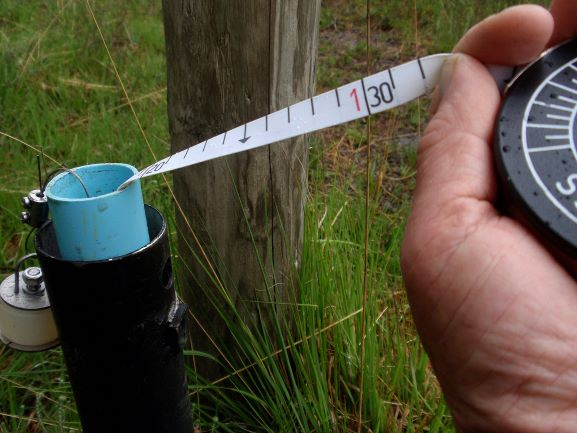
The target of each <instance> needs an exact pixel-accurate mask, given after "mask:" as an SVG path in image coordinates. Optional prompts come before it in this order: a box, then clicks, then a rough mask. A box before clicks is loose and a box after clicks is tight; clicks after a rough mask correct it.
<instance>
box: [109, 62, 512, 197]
mask: <svg viewBox="0 0 577 433" xmlns="http://www.w3.org/2000/svg"><path fill="white" fill-rule="evenodd" d="M449 56H450V54H434V55H431V56H427V57H423V58H420V59H417V60H413V61H411V62H408V63H405V64H402V65H399V66H396V67H393V68H391V69H387V70H385V71H382V72H379V73H377V74H374V75H371V76H368V77H365V78H362V79H360V80H358V81H355V82H352V83H349V84H346V85H344V86H341V87H339V88H336V89H333V90H330V91H328V92H325V93H322V94H320V95H317V96H314V97H312V98H310V99H306V100H304V101H301V102H298V103H296V104H294V105H291V106H289V107H286V108H283V109H282V110H278V111H276V112H274V113H271V114H268V115H266V116H264V117H261V118H260V119H256V120H253V121H252V122H248V123H246V124H244V125H241V126H238V127H236V128H234V129H231V130H230V131H226V132H224V133H222V134H219V135H217V136H215V137H212V138H209V139H208V140H206V141H204V142H202V143H198V144H195V145H193V146H190V147H188V148H187V149H184V150H182V151H180V152H178V153H175V154H173V155H170V156H168V157H167V158H164V159H162V160H160V161H158V162H156V163H154V164H152V165H150V166H148V167H146V168H144V169H143V170H141V171H140V172H138V173H137V174H136V175H134V176H133V177H131V178H130V179H128V180H127V181H126V182H124V183H123V184H122V185H121V186H120V189H122V188H124V187H126V186H127V185H128V184H129V183H131V182H132V181H134V180H136V179H138V178H144V177H148V176H153V175H156V174H160V173H165V172H168V171H172V170H176V169H178V168H182V167H187V166H190V165H193V164H198V163H200V162H204V161H209V160H211V159H215V158H219V157H221V156H226V155H231V154H234V153H238V152H243V151H245V150H250V149H255V148H257V147H261V146H266V145H268V144H272V143H276V142H278V141H282V140H286V139H288V138H293V137H297V136H299V135H302V134H306V133H309V132H313V131H318V130H320V129H324V128H328V127H330V126H334V125H339V124H341V123H346V122H350V121H352V120H356V119H360V118H363V117H366V116H370V115H371V114H376V113H380V112H382V111H385V110H389V109H392V108H395V107H398V106H401V105H404V104H406V103H407V102H410V101H412V100H414V99H416V98H418V97H420V96H423V95H425V94H427V93H429V92H430V91H431V90H432V89H433V88H434V87H435V85H436V84H437V82H438V81H439V76H440V73H441V68H442V66H443V63H444V61H445V60H446V59H447V58H448V57H449ZM507 69H508V71H509V74H510V68H507ZM509 76H510V75H509Z"/></svg>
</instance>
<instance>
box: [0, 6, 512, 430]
mask: <svg viewBox="0 0 577 433" xmlns="http://www.w3.org/2000/svg"><path fill="white" fill-rule="evenodd" d="M370 3H371V9H370V10H371V13H370V37H369V39H368V41H369V43H368V45H369V47H368V48H369V49H368V50H367V37H366V35H367V25H366V23H367V21H366V3H365V1H364V0H324V1H323V9H322V16H321V41H320V53H319V62H318V71H319V72H318V79H317V90H318V92H319V93H320V92H321V91H323V90H328V89H330V88H332V87H335V86H338V85H341V84H344V83H346V82H349V81H352V80H353V79H356V78H359V77H361V76H363V75H364V74H365V72H366V70H367V59H370V63H371V66H370V67H371V69H372V70H373V71H377V70H380V69H383V68H386V67H388V66H391V65H394V64H397V63H400V62H403V61H405V60H409V59H411V58H414V57H415V56H417V55H421V56H422V55H426V54H429V53H434V52H440V51H447V50H450V49H451V47H452V46H453V44H454V43H455V42H456V40H458V38H459V37H460V35H462V34H463V32H464V31H465V30H466V29H467V28H468V27H470V26H471V25H472V24H474V23H475V22H477V21H478V20H479V19H481V18H482V17H484V16H487V15H488V14H490V13H492V12H494V11H497V10H500V9H501V8H503V7H505V6H507V5H510V4H513V3H518V2H517V1H514V0H509V1H497V0H484V1H474V0H431V1H423V0H412V1H408V2H407V1H401V0H373V1H371V2H370ZM93 7H94V10H95V14H96V17H97V20H98V22H99V24H100V25H101V27H102V31H103V35H104V37H105V39H106V41H107V43H108V45H109V47H110V48H111V53H112V57H113V58H114V61H115V63H116V66H117V68H118V70H119V73H120V75H121V77H122V79H123V81H124V83H125V85H126V90H127V93H128V95H129V96H130V98H131V100H132V102H133V105H134V108H135V111H136V113H137V115H138V118H139V120H140V123H141V124H142V125H143V127H144V132H145V134H146V136H147V137H148V140H149V141H150V143H151V146H152V151H153V152H154V153H155V154H156V155H157V156H158V157H161V156H163V155H165V154H167V152H168V144H167V142H168V141H169V136H168V132H167V118H166V101H165V97H166V92H165V59H164V40H163V28H162V17H161V8H160V1H157V2H149V1H145V0H141V1H132V2H116V1H113V0H102V1H98V2H93ZM367 53H368V54H367ZM0 83H1V84H0V152H1V159H0V209H1V212H0V276H1V277H2V278H4V277H6V276H7V275H8V274H9V273H10V272H11V269H12V268H13V266H14V263H15V260H17V259H18V257H20V256H21V255H22V254H23V253H24V252H25V251H26V250H29V249H30V248H31V246H30V245H28V246H27V245H26V237H27V234H28V231H27V228H26V227H25V226H23V225H22V224H21V223H20V222H19V212H20V197H21V196H23V195H25V194H26V193H27V192H28V191H29V190H30V189H32V188H35V187H36V186H37V185H38V180H37V174H36V165H35V161H36V155H37V154H38V149H42V152H43V153H44V154H45V155H46V158H45V162H46V163H47V165H48V166H49V168H54V167H55V166H56V165H55V163H54V161H52V160H51V159H52V158H53V159H54V160H55V161H58V162H59V163H65V164H66V165H67V166H69V167H74V166H78V165H83V164H87V163H96V162H116V161H118V162H129V163H132V164H133V165H136V166H137V167H142V166H145V165H147V164H149V163H151V162H152V161H153V160H154V157H153V155H152V154H151V152H150V151H149V150H148V148H147V147H146V146H145V144H144V142H143V139H142V135H141V133H140V131H139V129H138V128H137V126H136V123H135V120H134V117H133V115H132V113H131V111H130V109H129V107H128V104H127V100H126V98H125V96H124V94H123V92H122V90H121V88H120V85H119V82H118V80H117V78H116V76H115V73H114V71H113V68H112V65H111V62H110V60H109V59H108V57H107V54H106V51H105V50H104V47H103V44H102V41H101V39H100V37H99V35H98V32H97V30H96V27H95V24H94V21H93V19H92V17H91V16H90V14H89V12H88V10H87V7H86V3H85V1H84V0H55V1H52V2H44V1H27V2H20V1H16V0H3V1H2V2H1V3H0ZM427 104H428V102H427V101H426V100H422V101H419V102H415V103H413V104H410V105H409V106H406V107H401V108H400V109H398V110H396V111H394V112H392V113H385V114H382V115H379V116H377V117H375V118H374V119H372V124H373V126H372V131H373V132H372V135H371V137H370V138H369V137H367V132H366V121H359V122H356V123H352V124H348V125H342V126H338V127H334V128H331V129H330V130H327V131H325V132H322V133H320V134H316V135H314V136H312V137H311V138H310V142H311V155H310V166H309V191H308V205H307V208H306V232H305V243H304V251H303V266H302V270H301V276H300V277H301V287H302V299H301V300H300V304H299V308H298V317H297V332H296V334H295V336H294V338H293V339H290V340H287V341H285V343H286V347H285V348H284V349H282V350H280V351H277V352H275V351H274V349H273V348H272V347H273V346H272V343H271V342H270V341H269V340H268V338H267V336H262V335H245V334H243V332H244V331H242V330H237V338H239V340H240V341H244V342H246V347H247V354H246V361H247V362H246V363H245V365H233V366H232V367H231V368H230V376H229V377H228V378H227V379H228V380H227V381H226V382H217V383H207V382H206V381H205V380H204V379H203V378H200V377H197V376H196V375H195V373H194V371H193V369H191V370H190V371H189V383H190V394H191V398H192V401H193V410H194V416H195V419H196V420H197V422H198V429H197V431H198V432H201V431H202V432H205V431H230V432H238V431H251V432H252V431H259V432H260V431H263V432H265V431H266V432H304V431H311V432H312V431H314V432H336V431H339V432H345V431H356V426H357V422H358V420H359V419H360V420H362V422H363V431H367V432H369V431H373V432H385V431H386V432H421V431H429V432H445V431H452V427H451V419H450V415H449V412H448V410H447V408H446V406H445V404H444V402H443V400H442V396H441V393H440V390H439V387H438V385H437V383H436V380H435V378H434V375H433V374H432V371H431V369H430V367H429V364H428V361H427V357H426V355H425V353H424V352H423V350H422V348H421V346H420V344H419V340H418V337H417V335H416V332H415V330H414V328H413V324H412V321H411V316H410V312H409V307H408V304H407V300H406V297H405V294H404V290H403V284H402V280H401V276H400V270H399V245H400V241H401V237H402V232H403V224H404V221H405V218H406V215H407V213H408V210H409V205H410V195H411V190H412V187H413V182H414V170H415V166H414V161H415V146H416V143H417V142H418V136H419V134H420V132H421V130H422V128H423V127H424V125H425V123H426V119H427V115H426V113H427ZM191 144H192V143H191ZM30 145H31V146H34V147H35V149H36V150H33V149H32V148H31V147H30ZM369 145H370V148H371V151H372V155H373V157H372V160H371V164H370V171H369V178H370V184H371V187H370V193H369V197H370V202H369V211H370V218H369V221H370V226H369V230H370V231H369V243H368V259H369V271H368V288H369V292H368V302H367V305H366V335H365V338H366V357H365V360H364V363H363V365H361V354H360V347H361V346H360V341H361V338H362V335H361V329H362V326H361V325H362V323H361V317H362V315H361V311H362V305H363V303H362V288H363V278H364V277H365V275H364V268H363V255H364V249H365V247H364V231H365V224H364V220H365V217H364V215H365V192H366V182H365V175H366V173H365V171H366V168H365V160H366V157H367V149H368V146H369ZM143 187H144V190H145V198H146V202H148V203H150V204H152V205H154V206H155V207H157V208H159V209H160V210H161V211H162V212H163V213H164V214H165V215H166V216H167V217H168V219H169V221H170V224H171V227H174V224H173V211H172V209H173V204H172V203H171V201H170V199H169V198H168V195H167V188H166V185H164V184H163V182H162V180H161V179H160V178H151V179H149V180H146V181H144V182H143ZM171 234H172V236H173V237H174V236H175V235H176V233H175V229H174V228H173V229H172V230H171ZM174 244H175V242H173V245H174ZM79 290H81V288H79ZM187 356H190V353H187ZM361 370H362V371H364V381H363V393H362V394H363V412H362V414H360V413H359V411H358V407H359V406H358V400H359V395H360V394H361V393H360V388H359V384H360V379H359V377H360V372H361ZM224 383H226V385H224ZM225 387H226V388H225ZM110 392H114V390H113V389H111V390H110ZM119 410H121V409H119ZM79 429H80V424H79V422H78V417H77V414H76V410H75V405H74V401H73V398H72V395H71V391H70V387H69V383H68V379H67V375H66V371H65V369H64V367H63V363H62V355H61V352H60V350H59V349H54V350H51V351H48V352H44V353H32V354H26V353H18V352H14V351H11V350H8V349H6V348H5V347H3V346H2V347H0V432H11V433H12V432H30V433H32V432H69V431H79Z"/></svg>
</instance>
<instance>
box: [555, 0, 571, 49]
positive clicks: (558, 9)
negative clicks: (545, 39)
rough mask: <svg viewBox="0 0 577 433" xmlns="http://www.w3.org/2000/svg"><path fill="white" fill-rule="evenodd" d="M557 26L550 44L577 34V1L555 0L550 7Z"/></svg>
mask: <svg viewBox="0 0 577 433" xmlns="http://www.w3.org/2000/svg"><path fill="white" fill-rule="evenodd" d="M549 11H550V12H551V15H553V19H554V20H555V28H554V30H553V35H552V36H551V40H550V41H549V45H550V46H553V45H557V44H559V43H561V42H563V41H565V40H567V39H570V38H572V37H574V36H575V35H577V2H576V1H574V0H553V2H552V3H551V7H550V8H549Z"/></svg>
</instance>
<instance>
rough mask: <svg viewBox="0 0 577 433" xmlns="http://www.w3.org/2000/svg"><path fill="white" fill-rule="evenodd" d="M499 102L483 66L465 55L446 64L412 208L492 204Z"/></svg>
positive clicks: (425, 139)
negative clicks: (462, 201)
mask: <svg viewBox="0 0 577 433" xmlns="http://www.w3.org/2000/svg"><path fill="white" fill-rule="evenodd" d="M500 100H501V98H500V95H499V91H498V90H497V87H496V85H495V82H494V80H493V78H492V77H491V75H490V74H489V73H488V71H487V69H486V68H485V67H484V66H483V65H482V64H481V63H480V62H479V61H477V60H476V59H474V58H472V57H470V56H468V55H466V54H454V55H453V56H452V57H450V58H449V59H448V60H447V61H446V63H445V65H444V68H443V72H442V74H441V80H440V83H439V86H438V89H437V95H436V99H435V101H434V104H433V105H434V111H433V113H434V114H433V117H432V118H431V120H430V122H429V124H428V126H427V128H426V130H425V133H424V135H423V138H422V140H421V144H420V146H419V155H418V159H417V161H418V166H417V189H416V191H415V200H414V208H415V206H419V205H421V204H422V205H424V206H426V207H427V208H428V207H429V206H436V207H439V202H447V201H451V200H454V199H458V198H462V197H464V198H475V199H477V200H489V201H492V200H493V198H494V193H495V179H494V171H493V161H492V151H491V146H490V143H491V141H492V135H493V126H494V123H495V117H496V114H497V111H498V108H499V104H500ZM421 201H422V203H421ZM415 210H417V209H415ZM427 213H429V212H427Z"/></svg>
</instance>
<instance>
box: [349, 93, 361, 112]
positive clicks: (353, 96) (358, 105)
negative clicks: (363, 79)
mask: <svg viewBox="0 0 577 433" xmlns="http://www.w3.org/2000/svg"><path fill="white" fill-rule="evenodd" d="M349 96H351V97H352V98H355V104H357V111H361V103H360V101H359V94H358V92H357V88H356V87H355V88H354V89H353V90H352V91H351V94H350V95H349Z"/></svg>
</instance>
